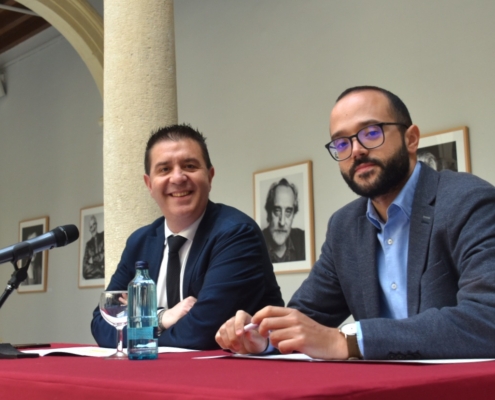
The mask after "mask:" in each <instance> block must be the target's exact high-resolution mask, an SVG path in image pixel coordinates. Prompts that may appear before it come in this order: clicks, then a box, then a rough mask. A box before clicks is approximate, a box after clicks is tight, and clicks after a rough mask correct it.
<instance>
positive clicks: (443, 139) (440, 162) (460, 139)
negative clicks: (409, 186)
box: [417, 126, 471, 172]
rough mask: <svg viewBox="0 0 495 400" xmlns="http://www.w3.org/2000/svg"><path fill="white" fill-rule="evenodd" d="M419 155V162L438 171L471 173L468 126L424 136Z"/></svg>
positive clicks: (420, 140) (421, 140)
mask: <svg viewBox="0 0 495 400" xmlns="http://www.w3.org/2000/svg"><path fill="white" fill-rule="evenodd" d="M417 154H418V160H419V161H423V162H424V163H425V164H427V165H429V166H430V167H432V168H433V169H436V170H437V171H441V170H444V169H450V170H452V171H458V172H471V158H470V155H469V154H470V152H469V131H468V128H467V126H460V127H458V128H453V129H448V130H446V131H441V132H435V133H430V134H427V135H422V136H421V137H420V139H419V148H418V152H417Z"/></svg>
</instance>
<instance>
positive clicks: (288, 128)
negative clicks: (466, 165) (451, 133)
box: [175, 0, 495, 300]
mask: <svg viewBox="0 0 495 400" xmlns="http://www.w3.org/2000/svg"><path fill="white" fill-rule="evenodd" d="M175 13H176V42H177V50H176V51H177V70H178V93H179V119H180V121H183V122H190V123H191V124H192V125H193V126H197V127H199V129H200V130H202V131H203V132H204V134H205V135H206V136H207V137H208V143H209V148H210V151H211V153H212V154H211V156H212V160H213V163H214V165H215V167H216V174H217V175H216V177H215V179H214V182H213V188H214V189H213V192H212V199H213V200H215V201H220V202H225V203H228V204H232V205H234V206H236V207H238V208H240V209H241V210H243V211H244V212H246V213H248V214H250V215H251V216H252V215H253V195H252V173H253V172H254V171H258V170H262V169H265V168H271V167H276V166H280V165H285V164H290V163H294V162H298V161H303V160H307V159H310V160H313V169H314V174H313V175H314V196H315V200H314V211H315V234H316V240H315V246H316V255H317V256H318V254H319V252H320V248H321V245H322V243H323V241H324V235H325V230H326V223H327V221H328V218H329V216H330V215H331V214H332V213H333V212H334V211H336V210H337V209H338V208H340V207H341V206H342V205H344V204H345V203H347V202H349V201H350V200H351V199H353V198H354V195H353V194H352V192H351V191H350V190H349V189H348V188H347V186H346V185H345V183H344V182H343V180H342V178H341V177H340V174H339V172H338V167H337V163H336V162H335V161H333V160H332V159H331V158H330V156H329V155H328V153H327V151H326V149H325V148H324V147H323V145H324V144H325V143H327V142H328V141H329V133H328V116H329V111H330V109H331V107H332V105H333V103H334V102H335V99H336V97H337V96H338V95H339V94H340V93H341V92H342V91H343V90H344V89H346V88H347V87H351V86H356V85H364V84H368V85H378V86H382V87H385V88H387V89H389V90H391V91H393V92H394V93H396V94H397V95H399V97H401V98H402V99H403V100H404V102H405V103H406V104H407V105H408V107H409V110H410V112H411V115H412V118H413V121H415V123H416V124H418V125H419V127H420V129H421V130H422V132H423V133H431V132H435V131H440V130H444V129H448V128H452V127H457V126H459V125H467V126H468V127H469V128H470V131H471V158H472V171H473V173H475V174H477V175H479V176H481V177H483V178H485V179H487V180H489V181H491V182H492V183H494V182H495V178H494V177H493V175H492V173H491V172H492V171H493V169H494V168H493V167H494V160H493V156H492V152H493V149H494V148H495V147H494V146H495V135H492V134H491V132H492V130H493V128H492V127H493V108H494V105H495V79H494V72H493V70H494V69H493V65H494V62H495V54H494V49H495V28H493V16H494V15H495V2H493V1H490V0H486V1H484V0H473V1H469V2H468V1H465V0H433V1H432V0H414V1H410V0H373V1H369V0H347V1H337V0H304V1H303V0H250V1H232V0H208V1H204V0H176V2H175ZM343 234H345V232H343ZM305 276H306V274H291V275H278V276H277V279H278V281H279V284H280V285H281V286H282V291H283V295H284V299H285V300H288V299H289V298H290V296H291V295H292V293H293V292H294V291H295V290H296V289H297V287H298V286H299V285H300V283H301V282H302V280H303V279H304V278H305Z"/></svg>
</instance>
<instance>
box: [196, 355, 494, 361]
mask: <svg viewBox="0 0 495 400" xmlns="http://www.w3.org/2000/svg"><path fill="white" fill-rule="evenodd" d="M226 357H230V358H250V359H257V360H286V361H311V362H344V363H345V362H347V363H349V362H353V363H354V362H357V363H373V364H376V363H384V364H404V363H405V364H461V363H473V362H484V361H495V359H494V358H465V359H446V360H323V359H321V358H312V357H310V356H307V355H306V354H301V353H294V354H273V355H266V356H260V355H253V354H228V355H227V354H226V355H221V356H206V357H194V358H195V359H197V360H199V359H207V358H226Z"/></svg>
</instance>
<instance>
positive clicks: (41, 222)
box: [17, 217, 48, 293]
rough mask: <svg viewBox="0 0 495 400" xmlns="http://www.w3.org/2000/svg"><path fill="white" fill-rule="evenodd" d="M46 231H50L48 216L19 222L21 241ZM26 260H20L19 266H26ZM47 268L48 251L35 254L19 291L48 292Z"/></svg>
mask: <svg viewBox="0 0 495 400" xmlns="http://www.w3.org/2000/svg"><path fill="white" fill-rule="evenodd" d="M46 232H48V217H41V218H36V219H31V220H28V221H21V222H20V223H19V242H24V241H25V240H29V239H34V238H35V237H37V236H40V235H43V234H44V233H46ZM26 261H27V260H20V261H18V266H19V267H21V266H24V265H25V263H26ZM21 263H22V265H21ZM47 269H48V251H42V252H39V253H35V254H33V256H32V257H31V262H30V264H29V267H28V269H27V278H26V279H25V280H24V281H23V282H21V284H20V285H19V288H18V289H17V291H18V292H19V293H33V292H46V277H47Z"/></svg>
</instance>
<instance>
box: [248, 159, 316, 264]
mask: <svg viewBox="0 0 495 400" xmlns="http://www.w3.org/2000/svg"><path fill="white" fill-rule="evenodd" d="M254 215H255V218H254V219H255V220H256V222H257V223H258V225H259V226H260V228H261V230H262V232H263V236H264V238H265V242H266V245H267V248H268V253H269V255H270V260H271V262H272V264H273V268H274V271H275V273H291V272H305V271H309V270H310V269H311V266H312V265H313V262H314V225H313V222H314V217H313V184H312V163H311V161H305V162H303V163H299V164H292V165H288V166H284V167H277V168H273V169H269V170H263V171H259V172H255V173H254Z"/></svg>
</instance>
